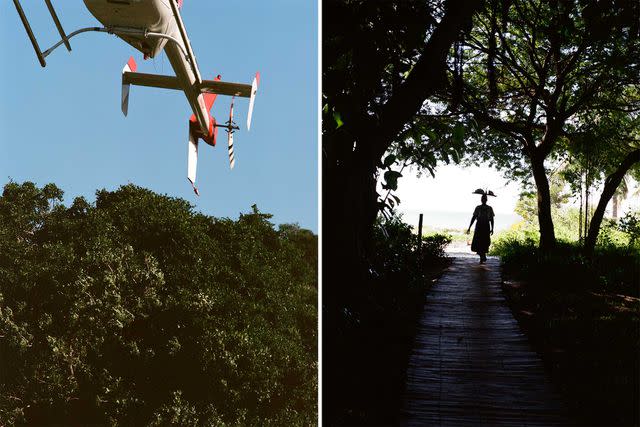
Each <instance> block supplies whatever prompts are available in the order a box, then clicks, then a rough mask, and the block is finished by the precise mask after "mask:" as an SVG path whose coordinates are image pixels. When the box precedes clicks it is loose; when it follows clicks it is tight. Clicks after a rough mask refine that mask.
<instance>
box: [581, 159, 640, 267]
mask: <svg viewBox="0 0 640 427" xmlns="http://www.w3.org/2000/svg"><path fill="white" fill-rule="evenodd" d="M639 162H640V149H637V150H634V151H632V152H631V153H629V154H628V155H627V156H626V157H625V158H624V160H623V161H622V162H621V163H620V165H619V166H618V168H617V169H616V170H615V172H613V173H612V174H611V175H609V176H608V177H607V179H605V182H604V189H603V190H602V195H600V200H599V202H598V207H596V210H595V212H594V213H593V217H592V218H591V224H590V225H589V233H588V234H587V239H586V241H585V245H584V250H585V253H586V254H587V255H588V256H591V255H592V254H593V251H594V249H595V247H596V241H597V240H598V233H599V232H600V225H601V224H602V218H603V217H604V211H605V209H606V208H607V204H609V200H611V198H612V197H613V194H614V193H615V192H616V189H617V188H618V186H619V185H620V183H621V182H622V179H623V178H624V176H625V174H626V173H627V171H629V169H630V168H631V166H633V165H634V164H636V163H639Z"/></svg>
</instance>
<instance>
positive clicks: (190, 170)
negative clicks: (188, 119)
mask: <svg viewBox="0 0 640 427" xmlns="http://www.w3.org/2000/svg"><path fill="white" fill-rule="evenodd" d="M197 167H198V138H197V137H196V136H195V135H194V134H193V132H191V127H189V159H188V166H187V179H188V180H189V182H190V183H191V186H192V187H193V191H194V193H196V196H199V195H200V193H199V192H198V188H197V187H196V168H197Z"/></svg>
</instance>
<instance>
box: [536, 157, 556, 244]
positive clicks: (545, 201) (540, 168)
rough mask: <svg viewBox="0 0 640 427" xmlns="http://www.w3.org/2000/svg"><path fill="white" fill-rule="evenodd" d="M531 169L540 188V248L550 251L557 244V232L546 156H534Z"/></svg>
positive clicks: (537, 186)
mask: <svg viewBox="0 0 640 427" xmlns="http://www.w3.org/2000/svg"><path fill="white" fill-rule="evenodd" d="M531 170H532V172H533V179H534V180H535V183H536V188H537V189H538V224H539V226H540V249H541V250H542V251H543V252H548V251H549V250H551V249H553V248H554V247H555V245H556V234H555V231H554V228H553V219H552V218H551V192H550V190H549V180H548V179H547V173H546V171H545V169H544V158H540V157H537V156H533V158H531Z"/></svg>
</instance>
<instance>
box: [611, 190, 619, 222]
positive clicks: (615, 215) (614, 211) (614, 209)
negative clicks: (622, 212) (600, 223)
mask: <svg viewBox="0 0 640 427" xmlns="http://www.w3.org/2000/svg"><path fill="white" fill-rule="evenodd" d="M618 199H619V198H618V196H617V195H614V196H613V206H612V207H611V216H612V217H613V219H616V220H617V219H618Z"/></svg>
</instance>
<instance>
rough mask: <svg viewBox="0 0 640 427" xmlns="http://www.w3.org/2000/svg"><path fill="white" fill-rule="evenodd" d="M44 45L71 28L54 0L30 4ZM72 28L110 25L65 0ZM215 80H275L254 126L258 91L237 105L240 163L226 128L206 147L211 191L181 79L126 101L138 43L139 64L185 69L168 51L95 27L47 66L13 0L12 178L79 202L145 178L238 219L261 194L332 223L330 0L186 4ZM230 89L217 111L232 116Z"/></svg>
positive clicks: (3, 145) (0, 49)
mask: <svg viewBox="0 0 640 427" xmlns="http://www.w3.org/2000/svg"><path fill="white" fill-rule="evenodd" d="M21 3H22V5H23V7H24V8H25V11H26V13H27V15H28V17H29V19H30V21H31V25H32V28H33V29H34V32H35V33H36V36H37V37H38V41H39V43H40V47H41V48H42V49H43V50H44V49H45V48H48V47H49V46H51V45H52V44H53V43H54V42H57V41H58V40H59V37H58V35H57V32H56V30H55V27H54V25H53V21H52V20H51V18H50V17H49V14H48V12H47V9H46V6H45V4H44V2H40V1H38V2H34V1H30V0H25V1H22V2H21ZM54 5H55V6H56V9H57V11H58V15H59V17H60V20H61V21H62V25H63V26H64V28H65V30H66V31H67V33H70V32H71V31H73V30H75V29H78V28H81V27H86V26H97V25H99V24H98V22H97V20H96V19H95V18H94V17H93V16H92V15H91V14H90V13H89V12H88V11H87V10H86V8H85V7H84V4H83V3H82V2H81V1H74V2H70V1H55V2H54ZM182 15H183V20H184V21H185V25H186V28H187V32H188V34H189V38H190V39H191V44H192V46H193V49H194V53H195V55H196V58H197V60H198V64H199V66H200V71H201V73H202V75H203V78H206V79H211V78H213V77H214V76H215V75H217V74H218V73H219V74H221V75H222V78H223V80H225V81H237V82H245V83H250V82H251V79H252V77H253V75H254V74H255V72H256V71H260V73H261V82H260V83H261V85H260V88H259V90H258V97H257V99H256V105H255V108H254V114H253V121H252V125H251V131H250V132H247V131H246V129H245V125H244V123H245V121H246V112H247V107H248V100H246V99H239V100H236V103H235V119H236V122H238V123H239V124H241V127H242V130H241V131H240V132H238V133H236V134H235V138H234V142H235V144H234V145H235V157H236V164H235V169H234V170H233V171H230V170H229V165H228V158H227V150H226V134H225V133H224V132H220V134H219V135H220V136H221V137H222V138H220V139H219V141H218V146H217V147H215V148H212V147H209V146H207V145H205V144H202V145H201V149H200V153H199V162H198V182H197V184H198V187H199V189H200V194H201V195H200V197H199V198H198V197H196V196H195V195H194V194H193V190H192V189H191V186H190V184H189V182H188V181H187V178H186V174H187V122H188V120H189V117H190V115H191V110H190V108H189V106H188V104H187V101H186V99H185V97H184V95H183V94H182V92H178V91H168V90H162V89H155V88H144V87H132V91H131V95H130V100H129V116H128V117H127V118H125V117H124V116H123V115H122V113H121V111H120V87H121V71H122V67H123V66H124V64H125V62H126V61H127V60H128V58H129V57H130V56H131V55H133V57H134V58H135V59H136V61H137V63H138V71H140V72H145V73H157V74H172V70H171V66H170V64H169V61H168V60H167V59H166V57H165V56H164V54H162V55H159V56H158V57H156V58H155V59H150V60H147V61H143V59H142V54H141V53H140V52H138V51H136V50H134V49H133V48H132V47H130V46H129V45H127V44H126V43H124V42H123V41H122V40H120V39H118V38H117V37H115V36H112V35H106V34H100V33H87V34H82V35H79V36H77V37H76V38H74V39H72V40H71V46H72V48H73V51H72V52H71V53H69V52H67V51H66V49H65V48H64V47H61V48H59V49H58V50H56V51H55V52H54V53H52V54H51V55H50V56H49V57H48V58H47V67H46V68H41V67H40V65H39V63H38V61H37V58H36V56H35V54H34V52H33V50H32V48H31V45H30V43H29V39H28V38H27V36H26V33H25V32H24V29H23V28H22V25H21V23H20V21H19V18H18V14H17V13H16V11H15V9H14V7H13V3H12V2H8V1H7V2H1V3H0V63H1V64H2V66H1V67H0V100H1V102H0V184H2V185H4V184H5V183H6V182H7V181H8V180H9V179H10V178H11V179H13V180H14V181H16V182H22V181H33V182H36V183H37V184H38V185H44V184H46V183H48V182H53V183H55V184H57V185H58V186H59V187H60V188H62V189H63V190H64V191H65V201H66V202H67V203H69V202H71V200H72V199H73V198H74V197H76V196H80V195H82V196H85V197H86V198H87V199H89V200H90V201H93V200H94V199H95V196H94V194H95V191H96V190H97V189H101V188H106V189H116V188H118V187H119V186H120V185H123V184H127V183H133V184H136V185H140V186H143V187H146V188H149V189H151V190H153V191H156V192H158V193H162V194H168V195H170V196H175V197H182V198H185V199H187V200H189V201H190V202H192V203H193V204H194V205H195V207H196V209H197V210H199V211H201V212H204V213H206V214H209V215H213V216H216V217H230V218H237V216H238V214H239V213H240V212H248V211H249V210H250V206H251V205H252V204H254V203H255V204H257V205H258V207H259V209H260V210H261V211H263V212H268V213H271V214H273V215H274V218H273V221H274V222H275V223H294V222H295V223H298V224H300V226H302V227H304V228H309V229H312V230H314V231H315V232H317V230H318V220H317V213H318V197H317V176H318V161H317V147H318V146H317V135H318V129H317V117H318V114H317V113H318V111H317V104H318V102H317V93H318V88H317V82H318V77H317V75H318V74H317V69H318V63H317V60H318V54H317V2H315V1H298V0H272V1H268V2H264V1H243V2H236V1H215V2H213V1H206V2H205V1H197V2H196V1H193V0H187V1H185V2H184V6H183V8H182ZM229 104H230V98H228V97H218V99H217V100H216V104H215V105H214V107H213V110H212V114H213V115H214V117H216V118H218V119H221V120H222V121H224V120H226V116H227V114H228V112H229Z"/></svg>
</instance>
